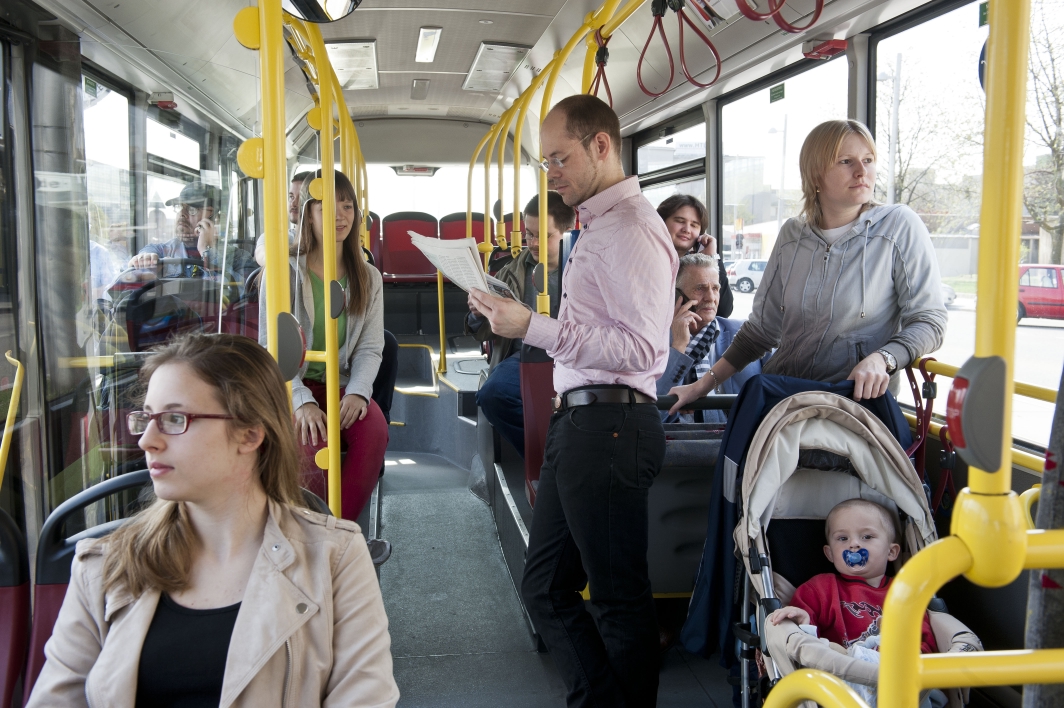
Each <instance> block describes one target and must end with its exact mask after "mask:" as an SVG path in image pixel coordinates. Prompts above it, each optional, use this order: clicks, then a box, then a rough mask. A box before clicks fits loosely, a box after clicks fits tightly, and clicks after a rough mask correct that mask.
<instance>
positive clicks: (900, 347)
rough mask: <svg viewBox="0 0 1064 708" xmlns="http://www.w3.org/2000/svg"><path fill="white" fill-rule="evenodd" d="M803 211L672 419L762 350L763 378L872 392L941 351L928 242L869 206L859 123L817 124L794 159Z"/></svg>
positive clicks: (941, 308)
mask: <svg viewBox="0 0 1064 708" xmlns="http://www.w3.org/2000/svg"><path fill="white" fill-rule="evenodd" d="M799 164H800V168H801V174H802V192H803V199H804V204H803V207H802V214H801V216H799V217H797V218H794V219H788V220H787V222H786V223H785V224H784V225H783V228H782V230H781V231H780V233H779V237H778V239H777V241H776V245H775V247H774V248H773V249H772V255H771V256H770V257H769V260H768V265H767V267H766V270H765V276H764V279H763V280H762V282H761V286H760V287H759V288H758V290H757V294H756V295H755V296H754V307H753V311H752V312H751V314H750V319H749V320H748V321H747V322H745V323H744V324H743V326H742V328H741V329H740V330H739V332H738V333H737V334H736V335H735V339H734V341H733V342H732V344H731V346H730V347H728V349H727V351H725V352H724V355H723V356H722V357H721V358H720V359H719V360H718V361H717V363H716V364H715V365H714V366H713V368H712V369H710V371H709V372H707V374H706V375H705V376H703V377H702V378H701V379H700V380H699V381H697V382H695V383H693V384H690V385H688V386H678V387H676V388H674V389H672V390H671V391H670V392H669V393H672V394H675V395H677V396H678V398H679V400H678V402H677V403H676V405H675V406H673V408H672V411H671V412H675V411H678V410H681V409H682V408H683V407H684V405H686V404H687V403H689V402H690V401H693V400H695V399H696V398H700V397H702V396H705V395H707V394H709V393H710V392H711V391H712V390H714V389H716V388H718V387H719V386H720V384H722V383H723V382H724V381H726V380H727V379H728V378H729V377H730V376H732V375H734V374H735V373H736V372H738V371H741V370H742V369H743V368H744V367H745V366H746V365H747V364H749V363H750V362H752V361H755V360H757V359H760V358H761V357H762V356H764V355H765V353H767V352H768V351H769V350H771V349H772V348H774V347H775V348H776V349H777V350H776V353H775V354H774V355H773V356H772V359H771V360H769V363H768V364H767V365H766V366H765V367H764V373H766V374H781V375H785V376H796V377H799V378H804V379H811V380H814V381H826V382H829V383H835V382H838V381H843V380H846V379H852V380H853V381H854V384H855V385H854V399H855V400H858V401H859V400H861V399H862V398H876V397H878V396H882V395H883V394H884V393H885V392H886V390H887V386H888V384H889V383H890V377H891V374H893V373H894V372H895V371H896V370H897V369H899V368H901V367H904V366H906V365H907V364H909V363H910V362H912V361H914V360H915V359H917V358H919V357H921V356H923V355H924V354H927V353H930V352H933V351H935V350H936V349H937V348H938V347H939V346H940V345H941V344H942V337H943V334H944V333H945V330H946V320H947V316H946V307H945V305H943V304H942V292H941V288H940V282H941V277H940V276H939V271H938V261H937V260H936V257H935V252H934V248H933V247H932V245H931V237H930V236H929V234H928V232H927V228H926V227H925V226H924V223H923V221H921V220H920V217H919V216H917V215H916V213H914V212H913V211H912V210H911V209H909V208H908V207H907V206H904V205H901V204H891V205H887V206H881V205H878V204H877V203H876V202H875V201H874V199H873V190H874V188H875V183H876V147H875V142H874V141H873V139H872V136H871V135H870V134H869V132H868V129H867V128H865V126H864V125H862V124H861V123H858V122H857V121H852V120H836V121H827V122H826V123H821V124H820V125H818V126H817V127H816V128H814V129H813V130H812V131H811V132H810V133H809V136H808V137H807V138H806V140H805V143H804V144H803V145H802V151H801V154H800V156H799Z"/></svg>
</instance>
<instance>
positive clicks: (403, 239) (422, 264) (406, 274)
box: [381, 211, 439, 282]
mask: <svg viewBox="0 0 1064 708" xmlns="http://www.w3.org/2000/svg"><path fill="white" fill-rule="evenodd" d="M408 231H413V232H414V233H416V234H421V235H422V236H428V237H430V238H438V237H439V224H438V223H437V221H436V217H434V216H433V215H432V214H426V213H424V212H420V211H401V212H398V213H395V214H389V215H388V216H386V217H384V220H383V222H382V226H381V238H382V247H381V272H382V273H384V275H385V280H387V281H390V282H397V281H398V282H411V281H412V282H428V281H431V280H435V278H436V267H435V266H433V265H432V264H431V263H429V260H428V259H427V258H425V256H424V255H422V253H421V251H419V250H418V249H417V248H416V247H415V246H414V244H412V243H411V242H410V234H408V233H407V232H408Z"/></svg>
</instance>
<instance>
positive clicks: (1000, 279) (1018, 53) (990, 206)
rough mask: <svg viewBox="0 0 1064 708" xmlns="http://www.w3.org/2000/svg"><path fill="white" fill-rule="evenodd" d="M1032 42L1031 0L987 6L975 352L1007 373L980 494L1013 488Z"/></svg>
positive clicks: (975, 484)
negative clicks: (999, 362)
mask: <svg viewBox="0 0 1064 708" xmlns="http://www.w3.org/2000/svg"><path fill="white" fill-rule="evenodd" d="M1029 44H1030V0H1011V1H1010V2H992V3H990V40H989V44H988V47H987V62H986V66H987V69H986V73H987V77H986V99H987V100H986V128H985V130H984V135H985V136H986V137H985V139H984V147H983V194H984V195H985V197H984V199H983V204H982V212H981V214H980V229H979V233H980V235H981V237H980V239H979V241H980V243H979V280H978V302H979V307H978V308H976V313H975V355H976V356H1000V357H1001V358H1003V359H1004V360H1005V362H1006V365H1007V368H1006V372H1007V373H1006V376H1005V411H1004V417H1003V421H1004V425H1003V426H1002V431H1001V435H1002V450H1003V451H1004V454H1003V456H1002V460H1001V467H1000V468H999V469H998V470H988V471H987V472H990V474H987V472H984V471H982V470H977V469H974V468H973V469H970V470H969V472H968V485H969V487H970V488H971V490H972V491H973V492H974V493H976V494H1006V493H1008V492H1009V491H1010V490H1011V489H1012V454H1011V451H1012V397H1013V395H1012V394H1013V390H1014V383H1013V379H1014V378H1015V368H1014V359H1015V351H1016V307H1017V293H1018V291H1019V262H1020V225H1021V224H1022V223H1023V141H1024V129H1025V127H1026V113H1025V109H1026V106H1027V54H1028V47H1029Z"/></svg>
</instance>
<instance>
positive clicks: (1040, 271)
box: [1020, 268, 1057, 288]
mask: <svg viewBox="0 0 1064 708" xmlns="http://www.w3.org/2000/svg"><path fill="white" fill-rule="evenodd" d="M1020 285H1026V286H1028V287H1032V288H1055V287H1057V271H1055V270H1053V269H1052V268H1028V269H1027V272H1026V273H1024V274H1023V277H1022V278H1020Z"/></svg>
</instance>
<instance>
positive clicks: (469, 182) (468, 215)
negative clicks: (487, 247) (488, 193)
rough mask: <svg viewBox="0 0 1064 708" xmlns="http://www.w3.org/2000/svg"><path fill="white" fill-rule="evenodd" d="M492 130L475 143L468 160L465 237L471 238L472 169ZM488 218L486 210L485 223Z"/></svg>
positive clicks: (489, 216)
mask: <svg viewBox="0 0 1064 708" xmlns="http://www.w3.org/2000/svg"><path fill="white" fill-rule="evenodd" d="M494 132H495V131H494V130H489V131H488V132H486V133H484V137H483V138H481V139H480V142H479V143H477V149H476V150H475V151H473V157H471V158H470V160H469V176H468V177H467V178H466V233H465V235H466V238H473V170H474V169H475V168H476V166H477V159H478V158H479V157H480V153H481V152H483V151H484V146H485V145H487V143H488V140H489V139H491V136H492V134H493V133H494ZM490 218H491V215H490V214H489V213H488V212H484V223H485V224H487V223H488V220H489V219H490Z"/></svg>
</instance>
